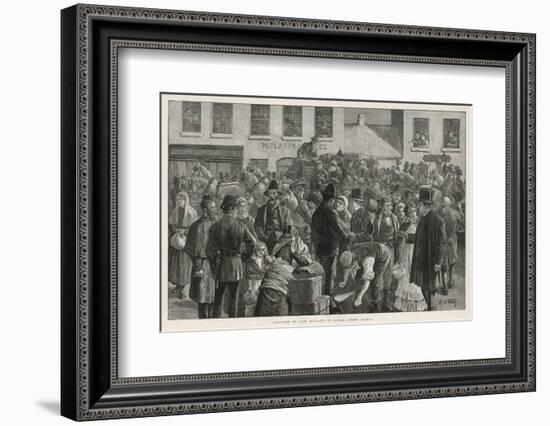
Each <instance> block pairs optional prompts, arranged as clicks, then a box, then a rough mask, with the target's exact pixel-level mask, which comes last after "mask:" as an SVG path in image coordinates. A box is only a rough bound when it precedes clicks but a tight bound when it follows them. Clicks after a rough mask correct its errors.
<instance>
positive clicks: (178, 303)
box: [168, 242, 465, 320]
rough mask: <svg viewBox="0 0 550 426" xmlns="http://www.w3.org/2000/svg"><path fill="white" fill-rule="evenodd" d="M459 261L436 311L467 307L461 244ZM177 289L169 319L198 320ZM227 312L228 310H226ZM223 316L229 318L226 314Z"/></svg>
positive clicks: (171, 295)
mask: <svg viewBox="0 0 550 426" xmlns="http://www.w3.org/2000/svg"><path fill="white" fill-rule="evenodd" d="M458 257H459V261H458V263H457V264H456V266H455V271H454V273H453V277H454V280H453V281H454V287H453V288H452V289H450V290H449V293H448V295H446V296H441V295H438V296H437V297H436V299H435V303H436V304H435V306H433V309H434V310H437V311H444V310H457V309H464V307H465V287H464V246H463V244H461V243H460V242H459V246H458ZM174 289H175V287H174V286H172V284H170V292H169V296H168V319H169V320H177V319H185V318H189V319H191V318H197V304H196V303H195V302H193V301H192V300H190V299H189V298H185V299H179V298H178V297H177V295H176V292H175V291H173V290H174ZM225 312H227V310H225ZM223 316H227V315H226V314H224V315H223Z"/></svg>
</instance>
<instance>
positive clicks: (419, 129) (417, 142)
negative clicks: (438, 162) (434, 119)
mask: <svg viewBox="0 0 550 426" xmlns="http://www.w3.org/2000/svg"><path fill="white" fill-rule="evenodd" d="M412 144H413V148H428V147H429V145H430V120H429V119H428V118H415V119H413V140H412Z"/></svg>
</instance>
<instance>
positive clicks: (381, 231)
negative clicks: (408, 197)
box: [373, 196, 402, 311]
mask: <svg viewBox="0 0 550 426" xmlns="http://www.w3.org/2000/svg"><path fill="white" fill-rule="evenodd" d="M392 210H393V204H392V199H391V198H390V197H387V196H383V197H382V207H381V209H380V212H379V213H378V215H377V217H376V219H375V220H374V224H373V225H374V226H373V228H374V234H373V240H374V241H377V242H379V243H381V244H383V245H385V246H386V247H387V248H388V252H389V253H390V259H389V262H388V268H386V270H385V271H384V279H383V289H382V288H380V289H378V292H377V297H378V299H377V300H376V301H375V303H376V304H377V305H378V306H380V305H381V307H382V310H383V311H388V310H390V307H391V306H392V305H393V303H392V300H390V299H391V297H390V296H391V295H390V290H391V287H392V281H393V277H392V269H391V268H392V267H393V264H394V262H397V263H399V254H400V253H401V249H400V247H399V243H402V240H400V239H399V221H398V220H397V217H396V216H395V215H394V214H393V213H392ZM382 290H383V291H382Z"/></svg>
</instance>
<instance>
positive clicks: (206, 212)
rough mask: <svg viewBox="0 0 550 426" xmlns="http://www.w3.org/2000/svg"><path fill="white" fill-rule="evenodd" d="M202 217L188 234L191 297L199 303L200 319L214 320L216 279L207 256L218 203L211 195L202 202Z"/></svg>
mask: <svg viewBox="0 0 550 426" xmlns="http://www.w3.org/2000/svg"><path fill="white" fill-rule="evenodd" d="M201 209H202V216H201V217H200V218H199V219H198V220H197V221H196V222H194V223H193V224H192V225H191V226H190V227H189V231H188V233H187V242H186V244H185V249H184V250H185V252H186V253H187V254H188V255H189V257H190V258H191V261H192V262H193V267H192V269H191V287H190V289H189V297H190V298H191V300H193V301H195V302H197V303H198V305H199V307H198V310H199V312H198V315H199V318H212V314H213V307H214V292H215V289H216V279H215V277H214V274H213V273H212V270H211V269H210V263H209V262H208V257H207V255H206V245H207V242H208V234H209V233H210V227H211V226H212V224H213V223H214V222H215V221H216V201H215V199H214V196H212V195H211V194H207V195H204V196H203V197H202V200H201Z"/></svg>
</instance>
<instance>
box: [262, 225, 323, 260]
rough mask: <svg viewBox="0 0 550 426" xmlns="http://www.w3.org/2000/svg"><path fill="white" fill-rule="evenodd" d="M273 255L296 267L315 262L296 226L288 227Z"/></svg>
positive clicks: (276, 245) (274, 248)
mask: <svg viewBox="0 0 550 426" xmlns="http://www.w3.org/2000/svg"><path fill="white" fill-rule="evenodd" d="M271 254H272V255H273V256H275V257H277V258H280V259H283V260H284V261H285V262H286V263H288V264H290V265H292V266H295V267H297V266H307V265H310V264H311V263H312V262H313V259H312V258H311V255H310V253H309V248H308V246H307V245H306V244H305V243H304V242H303V241H302V239H301V238H300V236H299V235H298V230H297V228H296V227H295V226H294V225H288V226H287V227H286V229H285V231H284V234H283V235H282V237H281V240H280V241H279V242H278V243H277V244H275V246H274V247H273V250H272V253H271Z"/></svg>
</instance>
